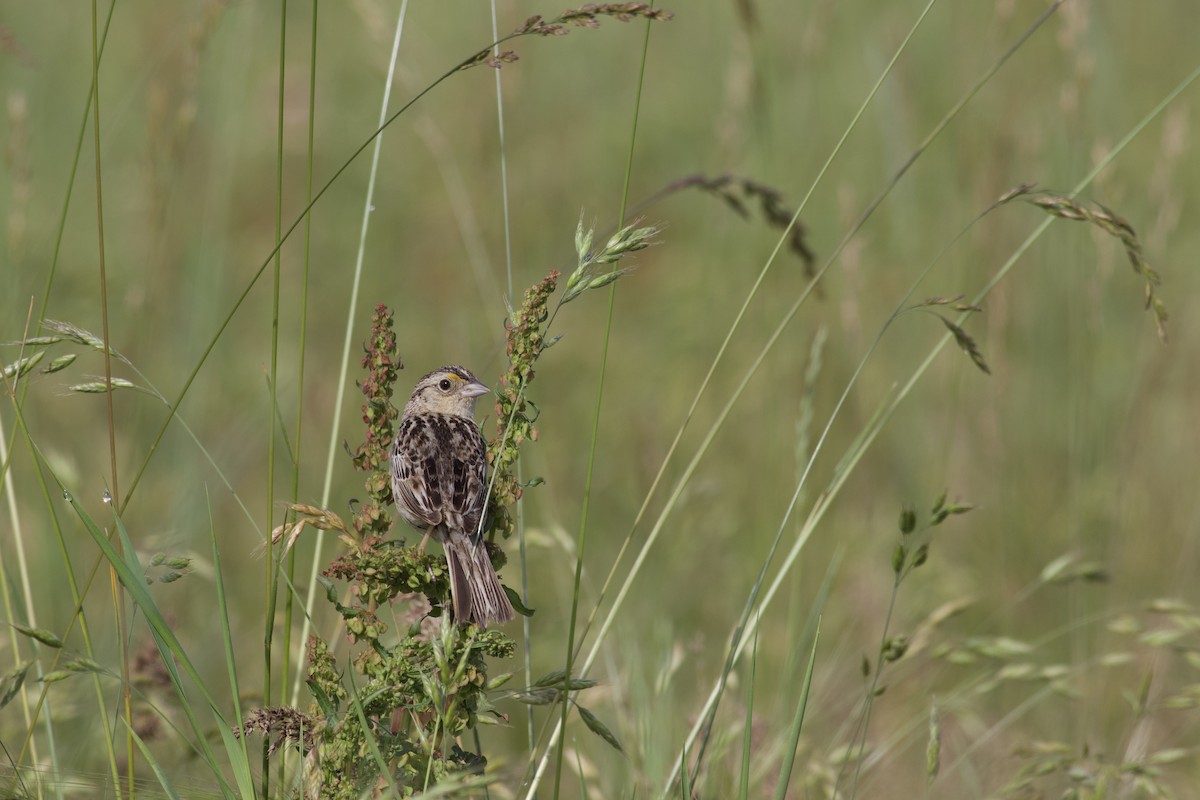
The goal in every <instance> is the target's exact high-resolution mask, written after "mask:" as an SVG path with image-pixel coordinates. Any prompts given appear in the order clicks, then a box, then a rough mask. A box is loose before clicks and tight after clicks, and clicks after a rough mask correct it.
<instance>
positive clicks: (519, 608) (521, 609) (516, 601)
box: [504, 586, 537, 617]
mask: <svg viewBox="0 0 1200 800" xmlns="http://www.w3.org/2000/svg"><path fill="white" fill-rule="evenodd" d="M504 593H505V594H506V595H508V602H510V603H512V607H513V611H516V612H517V613H518V614H520V615H521V616H522V617H532V616H533V615H534V614H536V613H537V611H536V610H535V609H532V608H526V607H525V604H524V603H522V602H521V595H519V594H517V593H516V592H515V591H513V590H512V589H510V588H509V587H507V586H505V587H504Z"/></svg>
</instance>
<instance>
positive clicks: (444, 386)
mask: <svg viewBox="0 0 1200 800" xmlns="http://www.w3.org/2000/svg"><path fill="white" fill-rule="evenodd" d="M450 386H451V384H450V379H449V378H442V379H441V380H440V381H438V388H439V389H441V390H442V391H443V392H448V391H450Z"/></svg>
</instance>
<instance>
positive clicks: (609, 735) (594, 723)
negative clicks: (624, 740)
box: [575, 705, 625, 753]
mask: <svg viewBox="0 0 1200 800" xmlns="http://www.w3.org/2000/svg"><path fill="white" fill-rule="evenodd" d="M575 707H576V708H578V709H579V716H580V717H581V718H582V719H583V724H584V725H587V726H588V730H589V731H591V732H592V733H594V734H596V735H597V736H599V737H600V738H601V739H603V740H604V741H606V742H608V743H609V744H610V745H612V746H613V747H614V748H615V749H616V750H617V751H618V752H620V753H624V752H625V750H624V749H623V748H622V747H621V743H620V742H619V741H617V737H616V736H615V735H613V732H612V731H610V730H609V729H608V726H607V725H605V724H604V723H603V722H601V721H600V720H599V719H598V718H597V717H596V715H595V714H593V713H592V712H591V711H588V710H587V709H586V708H584V707H583V706H581V705H576V706H575Z"/></svg>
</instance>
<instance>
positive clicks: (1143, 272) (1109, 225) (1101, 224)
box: [997, 183, 1169, 344]
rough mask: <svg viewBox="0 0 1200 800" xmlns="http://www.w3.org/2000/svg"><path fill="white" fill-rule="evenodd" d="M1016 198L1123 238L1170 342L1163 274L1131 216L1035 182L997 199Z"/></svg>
mask: <svg viewBox="0 0 1200 800" xmlns="http://www.w3.org/2000/svg"><path fill="white" fill-rule="evenodd" d="M1013 200H1021V201H1023V202H1026V203H1029V204H1030V205H1033V206H1036V207H1038V208H1040V209H1042V210H1043V211H1045V212H1046V213H1048V214H1052V215H1054V216H1056V217H1060V218H1062V219H1069V220H1075V221H1076V222H1087V223H1089V224H1092V225H1095V226H1096V227H1097V228H1099V229H1100V230H1102V231H1104V232H1105V233H1107V234H1108V235H1110V236H1114V237H1116V238H1117V239H1119V240H1120V241H1121V245H1122V246H1123V247H1124V248H1125V255H1126V257H1127V258H1128V259H1129V264H1130V266H1131V267H1133V271H1134V272H1135V273H1137V274H1138V275H1140V276H1141V277H1142V279H1143V280H1144V281H1145V297H1146V308H1148V309H1150V310H1151V311H1153V313H1154V328H1155V331H1156V332H1157V333H1158V338H1159V339H1160V340H1161V341H1162V342H1163V343H1164V344H1165V343H1166V341H1167V320H1168V318H1169V315H1168V314H1167V307H1166V306H1165V305H1164V304H1163V302H1162V300H1160V299H1159V297H1158V286H1159V284H1160V283H1162V278H1160V277H1159V275H1158V273H1157V272H1155V271H1154V270H1153V269H1152V268H1151V267H1150V264H1149V263H1148V262H1147V261H1146V258H1145V256H1144V255H1143V253H1142V242H1141V240H1140V239H1139V238H1138V235H1137V231H1135V230H1134V229H1133V226H1132V225H1130V224H1129V222H1128V221H1127V220H1125V219H1124V218H1123V217H1121V216H1119V215H1117V214H1116V213H1114V212H1113V211H1111V210H1109V209H1107V208H1105V207H1104V206H1102V205H1100V204H1099V203H1095V204H1093V205H1092V206H1088V205H1085V204H1084V203H1080V202H1079V201H1077V200H1075V199H1073V198H1071V197H1068V196H1066V195H1063V194H1057V193H1054V192H1048V191H1035V189H1034V184H1031V183H1027V184H1023V185H1021V186H1018V187H1016V188H1015V189H1011V190H1009V191H1008V192H1005V193H1004V194H1003V195H1002V196H1001V197H1000V199H999V200H998V201H997V203H998V204H1003V203H1009V202H1012V201H1013Z"/></svg>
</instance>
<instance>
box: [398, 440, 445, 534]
mask: <svg viewBox="0 0 1200 800" xmlns="http://www.w3.org/2000/svg"><path fill="white" fill-rule="evenodd" d="M437 475H438V469H437V447H436V442H435V441H434V439H433V436H432V435H431V432H430V429H429V426H428V425H427V424H425V422H424V419H423V417H422V416H414V417H406V418H405V419H403V420H401V422H400V428H399V430H397V431H396V441H395V445H394V446H393V447H392V499H393V500H395V501H396V508H397V509H399V511H400V513H401V515H403V516H404V518H405V519H407V520H408V521H409V522H410V523H412V524H413V525H415V526H417V527H423V526H429V527H436V526H437V525H441V524H442V511H441V508H440V507H441V500H440V497H439V496H438V495H440V491H439V489H440V486H439V482H438V478H437Z"/></svg>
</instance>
